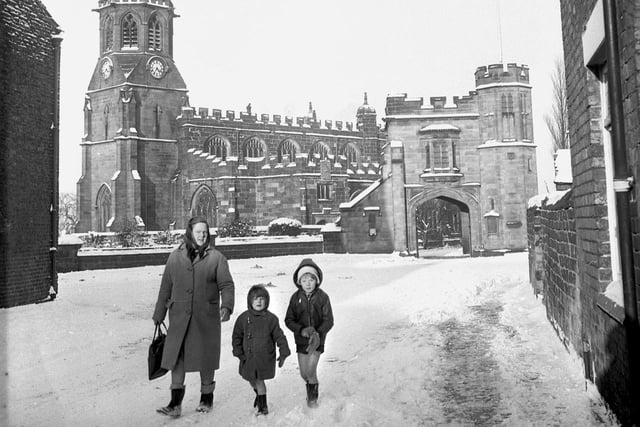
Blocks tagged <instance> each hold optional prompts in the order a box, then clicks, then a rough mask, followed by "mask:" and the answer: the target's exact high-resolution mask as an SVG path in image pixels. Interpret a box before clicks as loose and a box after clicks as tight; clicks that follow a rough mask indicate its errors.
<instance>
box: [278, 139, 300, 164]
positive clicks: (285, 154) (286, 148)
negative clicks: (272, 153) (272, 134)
mask: <svg viewBox="0 0 640 427" xmlns="http://www.w3.org/2000/svg"><path fill="white" fill-rule="evenodd" d="M297 152H298V144H297V143H296V142H295V141H293V140H291V139H285V140H284V141H282V142H281V143H280V147H278V163H291V162H295V161H296V153H297Z"/></svg>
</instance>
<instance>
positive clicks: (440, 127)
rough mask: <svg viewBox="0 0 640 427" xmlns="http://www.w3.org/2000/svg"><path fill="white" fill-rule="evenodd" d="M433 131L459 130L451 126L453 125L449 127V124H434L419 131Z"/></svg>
mask: <svg viewBox="0 0 640 427" xmlns="http://www.w3.org/2000/svg"><path fill="white" fill-rule="evenodd" d="M435 130H457V131H459V130H460V128H459V127H456V126H453V125H449V124H444V123H443V124H435V125H429V126H425V127H423V128H422V129H420V132H425V131H435Z"/></svg>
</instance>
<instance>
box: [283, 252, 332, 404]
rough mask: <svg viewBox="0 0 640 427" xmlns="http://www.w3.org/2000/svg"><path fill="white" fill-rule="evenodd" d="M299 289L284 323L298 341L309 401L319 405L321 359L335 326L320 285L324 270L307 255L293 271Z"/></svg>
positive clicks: (297, 346)
mask: <svg viewBox="0 0 640 427" xmlns="http://www.w3.org/2000/svg"><path fill="white" fill-rule="evenodd" d="M293 283H294V284H295V285H296V287H297V288H298V290H297V291H296V292H295V293H294V294H293V295H291V299H290V300H289V307H288V308H287V314H286V316H285V319H284V323H285V324H286V325H287V327H288V328H289V329H291V331H293V336H294V338H295V341H296V351H297V353H298V364H299V366H300V375H301V376H302V379H303V380H305V382H306V386H307V405H308V406H309V407H310V408H315V407H317V406H318V374H317V370H318V361H319V360H320V354H321V353H323V352H324V343H325V339H326V338H327V333H328V332H329V330H330V329H331V328H332V327H333V311H332V310H331V302H330V301H329V296H328V295H327V294H326V293H325V292H324V291H323V290H322V289H320V284H321V283H322V270H321V269H320V267H318V265H317V264H316V263H315V262H314V261H313V260H312V259H311V258H305V259H303V260H302V262H300V265H299V266H298V268H296V270H295V271H294V273H293Z"/></svg>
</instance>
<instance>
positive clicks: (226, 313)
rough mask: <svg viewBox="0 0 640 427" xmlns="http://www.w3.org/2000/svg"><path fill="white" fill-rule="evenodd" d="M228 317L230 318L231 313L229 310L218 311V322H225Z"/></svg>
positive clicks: (223, 308)
mask: <svg viewBox="0 0 640 427" xmlns="http://www.w3.org/2000/svg"><path fill="white" fill-rule="evenodd" d="M230 317H231V313H230V312H229V309H228V308H227V307H222V308H221V309H220V321H221V322H226V321H227V320H229V318H230Z"/></svg>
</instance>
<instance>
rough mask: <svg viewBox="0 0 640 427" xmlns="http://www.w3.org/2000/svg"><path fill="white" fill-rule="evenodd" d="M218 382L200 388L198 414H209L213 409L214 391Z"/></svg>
mask: <svg viewBox="0 0 640 427" xmlns="http://www.w3.org/2000/svg"><path fill="white" fill-rule="evenodd" d="M215 387H216V382H215V381H214V382H212V383H211V384H206V385H205V384H202V385H201V387H200V404H199V405H198V407H197V408H196V412H209V411H211V408H213V390H214V389H215Z"/></svg>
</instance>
